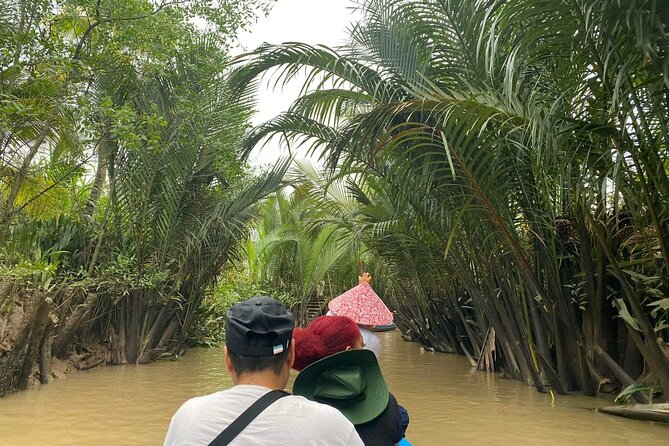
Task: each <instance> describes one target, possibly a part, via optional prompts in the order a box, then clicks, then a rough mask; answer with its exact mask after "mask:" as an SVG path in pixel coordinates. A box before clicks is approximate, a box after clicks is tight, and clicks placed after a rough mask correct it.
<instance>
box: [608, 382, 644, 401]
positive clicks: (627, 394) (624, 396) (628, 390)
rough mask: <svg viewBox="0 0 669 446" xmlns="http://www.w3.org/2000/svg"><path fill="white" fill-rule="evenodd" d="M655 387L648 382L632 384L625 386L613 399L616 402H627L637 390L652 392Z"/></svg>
mask: <svg viewBox="0 0 669 446" xmlns="http://www.w3.org/2000/svg"><path fill="white" fill-rule="evenodd" d="M652 391H653V388H652V387H650V386H647V385H646V384H630V385H629V386H627V387H625V388H624V389H623V390H622V391H621V392H620V393H619V394H618V395H617V396H616V398H615V399H614V400H613V401H614V402H615V403H620V404H627V403H628V402H629V400H630V399H631V398H632V397H633V396H634V394H635V393H637V392H649V394H652Z"/></svg>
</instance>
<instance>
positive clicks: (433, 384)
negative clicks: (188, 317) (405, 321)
mask: <svg viewBox="0 0 669 446" xmlns="http://www.w3.org/2000/svg"><path fill="white" fill-rule="evenodd" d="M381 338H382V342H383V348H384V351H383V356H382V357H381V367H382V369H383V371H384V375H385V377H386V380H387V381H388V385H389V387H390V389H391V391H392V392H393V393H394V394H395V396H396V397H397V400H398V401H399V402H400V404H402V405H404V406H405V407H406V408H407V409H408V410H409V413H410V415H411V424H410V426H409V430H408V438H409V440H411V441H412V442H413V444H414V445H417V446H421V445H459V444H467V445H495V446H500V445H565V444H569V445H588V446H593V445H644V446H650V445H661V444H664V445H669V426H665V425H661V424H656V423H648V422H642V421H635V420H627V419H624V418H617V417H612V416H608V415H602V414H598V413H595V412H594V410H593V409H594V408H595V407H598V406H600V405H604V404H606V401H604V400H598V399H595V398H588V397H580V396H560V395H556V397H555V398H556V399H555V402H554V404H551V398H550V396H549V395H543V394H540V393H538V392H536V390H534V388H532V387H529V386H526V385H524V384H522V383H519V382H515V381H511V380H507V379H502V378H500V377H498V376H496V375H488V374H483V373H475V372H473V371H472V370H471V367H470V365H469V363H468V361H467V360H466V359H464V358H462V357H459V356H456V355H448V354H439V353H430V352H424V351H422V350H421V349H420V347H419V346H418V345H417V344H411V343H406V342H404V341H402V339H401V338H400V337H399V333H398V332H397V331H396V332H391V333H382V334H381ZM230 385H231V383H230V379H229V377H228V375H227V373H226V372H225V367H224V363H223V351H222V349H194V350H191V351H189V352H188V354H187V355H186V356H184V357H183V358H182V359H181V360H179V361H161V362H157V363H153V364H148V365H144V366H118V367H102V368H98V369H95V370H91V371H88V372H82V373H75V374H71V375H70V376H69V377H68V378H66V379H64V380H60V381H54V382H51V383H50V384H49V385H47V386H37V387H35V388H32V389H29V390H27V391H25V392H21V393H18V394H14V395H9V396H7V397H5V398H2V399H0V444H1V445H17V446H22V445H38V444H39V445H88V444H102V445H106V444H118V445H159V444H162V440H163V437H164V435H165V431H166V429H167V426H168V424H169V421H170V417H171V416H172V414H173V413H174V411H175V410H176V409H177V408H178V407H179V405H180V404H181V403H182V402H183V401H185V400H186V399H188V398H190V397H192V396H195V395H203V394H207V393H211V392H214V391H216V390H219V389H223V388H226V387H229V386H230Z"/></svg>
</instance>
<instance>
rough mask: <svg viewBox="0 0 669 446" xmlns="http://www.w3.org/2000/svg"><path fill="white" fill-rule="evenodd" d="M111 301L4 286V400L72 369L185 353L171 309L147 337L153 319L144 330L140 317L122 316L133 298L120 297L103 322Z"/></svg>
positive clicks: (0, 378) (0, 316) (0, 346)
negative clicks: (14, 392)
mask: <svg viewBox="0 0 669 446" xmlns="http://www.w3.org/2000/svg"><path fill="white" fill-rule="evenodd" d="M109 297H110V296H109V295H107V294H101V293H100V292H94V291H92V290H87V289H84V288H63V289H62V290H58V291H52V290H49V291H46V290H40V289H32V288H29V287H27V286H25V285H23V284H18V283H13V282H2V283H0V396H3V395H5V394H6V393H8V392H12V391H16V390H21V389H25V388H26V387H28V386H29V385H30V384H31V383H33V382H36V381H39V382H40V383H42V384H46V383H48V382H49V380H50V379H51V378H61V377H63V376H64V374H65V373H66V372H67V371H68V370H70V369H76V370H88V369H91V368H93V367H97V366H99V365H102V364H126V363H146V362H150V361H151V360H154V359H157V358H159V357H160V356H162V355H163V354H169V352H176V351H178V350H179V349H181V343H180V342H178V341H177V340H176V339H177V338H178V336H177V326H178V324H177V318H176V317H174V316H173V317H171V318H170V317H167V316H166V315H169V314H170V312H169V311H168V309H167V307H166V308H163V311H162V312H156V313H155V317H154V318H153V319H152V322H153V326H154V327H157V328H158V329H155V328H154V331H152V332H151V333H148V334H147V333H145V331H146V323H147V322H148V321H149V319H148V318H146V317H145V318H144V320H143V323H144V326H143V327H140V325H139V322H140V321H139V320H138V319H137V318H126V317H124V316H125V315H123V314H122V313H123V311H124V310H125V311H128V308H127V305H125V304H124V302H123V300H124V299H125V300H127V301H130V298H129V297H123V298H121V301H120V302H119V305H118V308H117V309H116V310H115V311H116V312H117V313H119V314H118V316H117V317H114V318H108V319H104V318H101V317H100V316H101V314H102V313H103V312H105V313H107V312H108V311H110V308H108V307H107V308H106V306H105V305H104V303H103V302H101V301H102V300H103V299H104V300H108V299H109ZM102 298H103V299H102ZM159 315H163V316H159ZM103 319H104V320H105V323H104V324H102V323H100V320H103ZM145 334H147V336H144V335H145ZM140 335H142V338H141V339H144V342H140V337H139V336H140Z"/></svg>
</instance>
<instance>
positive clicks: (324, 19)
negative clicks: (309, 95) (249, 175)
mask: <svg viewBox="0 0 669 446" xmlns="http://www.w3.org/2000/svg"><path fill="white" fill-rule="evenodd" d="M353 6H355V4H354V3H353V2H352V1H351V0H278V1H277V2H276V3H275V4H274V7H273V8H272V10H271V11H270V13H269V15H268V16H267V17H261V18H260V19H258V22H257V23H255V24H253V25H252V26H251V27H250V28H249V30H248V31H247V32H245V33H243V34H242V35H240V36H239V43H240V48H239V49H237V50H236V51H235V53H242V52H244V51H252V50H254V49H255V48H257V47H258V46H260V45H261V44H262V43H264V42H267V43H273V44H278V43H284V42H303V43H308V44H312V45H313V44H323V45H327V46H330V47H334V46H337V45H340V44H342V43H343V42H344V41H345V40H346V38H347V36H348V32H347V29H348V26H349V24H350V23H351V22H352V21H354V19H355V16H354V15H353V13H354V12H353V11H352V10H351V8H352V7H353ZM301 86H302V82H301V81H300V79H296V80H295V81H294V82H291V83H290V84H288V85H287V86H285V87H284V88H282V89H281V88H280V87H277V90H276V91H272V90H271V88H270V87H269V86H268V85H267V81H265V82H264V83H263V85H262V87H261V89H260V91H259V94H258V100H257V107H256V108H257V112H256V114H255V116H254V117H253V118H252V123H253V125H257V124H260V123H262V122H265V121H267V120H269V119H271V118H273V117H274V116H276V115H278V114H279V113H281V112H282V111H285V110H286V109H287V108H288V106H289V105H290V104H291V103H292V101H293V100H295V99H296V98H297V96H298V93H299V91H300V87H301ZM287 153H288V152H287V150H286V149H285V148H281V147H279V143H278V139H277V138H275V139H274V140H272V141H270V143H269V144H267V145H265V146H264V147H263V148H261V149H255V150H254V151H253V152H252V154H251V157H250V160H249V161H250V164H251V165H253V166H257V167H260V166H266V165H268V164H274V162H276V160H277V159H279V158H280V157H281V156H285V155H286V154H287ZM297 157H298V158H299V154H297Z"/></svg>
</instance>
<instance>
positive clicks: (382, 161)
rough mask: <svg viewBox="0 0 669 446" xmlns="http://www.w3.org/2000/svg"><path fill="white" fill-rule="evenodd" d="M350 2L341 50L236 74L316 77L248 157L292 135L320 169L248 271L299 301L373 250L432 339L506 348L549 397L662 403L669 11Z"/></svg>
mask: <svg viewBox="0 0 669 446" xmlns="http://www.w3.org/2000/svg"><path fill="white" fill-rule="evenodd" d="M360 7H361V10H362V12H363V19H362V20H361V21H360V22H359V23H358V24H356V25H355V26H353V27H352V29H351V39H350V44H349V45H346V46H343V47H341V48H337V49H330V48H326V47H322V46H315V47H314V46H309V45H306V44H299V43H295V44H284V45H265V46H263V47H260V48H258V49H257V50H256V51H254V52H253V53H251V54H249V55H247V56H246V57H244V58H243V60H240V61H238V63H239V65H238V66H237V68H236V70H235V72H234V73H233V74H232V76H231V82H232V88H233V89H234V91H235V92H236V93H238V94H247V93H248V92H250V91H252V90H253V86H254V85H255V83H254V81H255V80H257V79H258V78H259V77H260V76H261V75H263V74H265V73H268V72H269V73H270V75H272V76H274V78H273V79H274V80H278V81H279V82H282V81H283V82H286V81H290V80H291V79H293V78H295V76H296V75H298V74H299V73H301V72H302V71H303V70H304V69H305V68H306V69H307V70H308V73H309V75H308V81H307V85H306V86H305V90H304V91H305V93H304V94H303V95H302V96H301V97H300V98H298V99H297V100H296V101H295V102H294V103H293V105H292V106H291V107H290V109H289V110H287V111H286V112H285V113H283V114H281V115H280V116H277V117H276V118H275V119H273V120H271V121H269V122H267V123H265V124H263V125H261V126H259V127H257V128H255V129H253V131H252V132H251V134H250V135H249V137H247V139H246V141H245V147H246V148H247V150H251V149H252V148H254V147H256V146H258V145H259V144H261V143H263V141H267V140H268V138H269V140H271V137H272V136H274V135H280V136H282V137H284V138H287V140H288V141H289V142H291V143H292V144H302V146H303V147H304V146H306V150H307V151H308V150H312V151H315V152H316V153H320V154H321V160H322V161H323V163H324V164H325V166H326V167H327V170H326V171H325V172H324V173H320V174H316V175H314V172H313V169H312V172H311V173H308V172H307V173H306V175H303V177H302V179H301V180H300V179H295V180H294V181H295V182H294V185H295V188H294V191H293V192H292V195H291V196H290V197H289V198H286V197H285V196H277V197H276V198H275V199H274V201H273V202H272V204H271V206H274V208H275V209H278V210H279V212H268V213H267V214H266V222H265V223H264V224H263V226H262V227H261V228H260V230H259V241H258V242H257V243H256V244H255V245H254V246H256V247H263V245H264V248H263V249H261V250H260V251H259V252H258V251H254V255H253V256H252V258H251V270H252V271H253V270H258V271H261V274H265V275H266V276H269V278H271V279H272V280H275V281H283V280H288V281H289V282H290V284H291V286H292V287H293V288H294V289H295V290H299V293H300V295H301V296H302V298H303V299H306V300H308V299H311V298H313V297H314V296H317V295H318V294H320V293H322V291H321V290H322V288H326V290H327V291H326V292H325V294H326V295H332V294H335V293H336V292H338V291H341V290H343V289H345V288H346V287H347V286H350V284H351V283H350V281H351V279H352V277H351V275H348V277H346V274H341V272H346V271H351V264H353V265H355V261H357V260H358V259H360V258H363V257H364V258H365V259H364V260H365V262H366V266H367V267H368V269H370V270H371V272H372V274H374V276H375V282H374V283H375V287H377V288H378V289H380V290H381V291H382V292H383V294H385V296H386V298H387V299H388V301H389V302H390V303H391V305H392V306H393V308H394V309H395V310H396V311H397V313H398V315H397V322H398V323H399V325H400V327H401V328H402V330H403V331H405V332H407V333H409V334H410V335H411V336H412V337H413V338H414V339H415V340H418V341H420V342H422V343H423V344H425V345H427V346H431V347H433V348H435V349H438V350H441V351H449V352H457V353H460V354H466V355H467V356H469V357H471V358H472V360H473V361H476V359H477V358H479V357H480V356H481V354H482V353H485V351H489V350H490V349H491V348H492V346H495V347H496V349H497V354H498V357H497V360H496V366H497V367H501V368H503V369H504V370H505V372H506V373H507V374H508V375H509V376H511V377H513V378H516V379H521V380H524V381H525V382H527V383H529V384H531V385H534V386H536V388H537V389H539V390H540V391H547V390H550V389H555V390H556V391H557V392H560V393H565V392H569V391H580V392H583V393H586V394H595V393H596V392H597V391H599V390H603V389H606V388H607V387H611V384H613V385H614V386H615V385H619V386H627V385H630V384H632V383H645V384H647V385H648V386H651V387H653V386H654V388H655V390H656V391H657V390H660V389H663V390H664V392H665V395H666V392H667V391H669V354H668V350H669V346H668V345H667V341H668V340H669V298H668V297H667V296H669V270H668V268H669V266H668V263H667V262H668V260H669V177H668V175H667V173H668V170H669V157H668V143H669V121H668V119H669V113H668V111H669V62H668V61H669V59H668V51H669V7H668V5H667V3H666V2H663V1H660V0H641V1H635V2H627V1H619V0H565V1H545V0H513V1H507V0H441V1H428V0H365V1H361V2H360ZM275 68H278V70H274V69H275ZM273 70H274V71H273ZM249 86H251V87H249ZM277 218H280V221H277ZM315 251H318V253H316V252H315ZM263 258H264V260H262V259H263ZM258 259H260V260H258ZM258 261H260V262H261V263H260V264H261V266H260V267H258V266H257V265H256V263H257V262H258ZM254 265H256V266H254ZM330 267H331V268H332V269H331V270H329V269H328V268H330ZM324 269H325V271H324ZM278 285H280V284H278ZM319 286H320V287H321V290H317V289H316V288H317V287H319ZM332 291H334V293H332V294H331V292H332ZM493 333H494V337H493V335H492V334H493ZM492 339H494V340H495V341H493V344H492V345H491V343H490V341H491V340H492ZM486 341H488V345H487V346H485V345H484V344H486ZM636 397H637V398H639V399H644V398H646V397H647V396H646V395H637V396H636Z"/></svg>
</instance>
